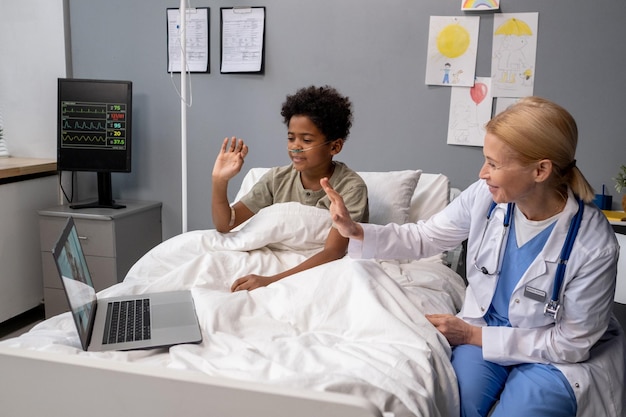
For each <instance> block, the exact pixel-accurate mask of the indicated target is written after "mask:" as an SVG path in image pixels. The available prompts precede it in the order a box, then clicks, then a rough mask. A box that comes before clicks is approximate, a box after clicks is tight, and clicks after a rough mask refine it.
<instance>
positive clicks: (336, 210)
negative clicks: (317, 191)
mask: <svg viewBox="0 0 626 417" xmlns="http://www.w3.org/2000/svg"><path fill="white" fill-rule="evenodd" d="M320 185H321V186H322V188H323V189H324V191H325V192H326V195H328V199H329V200H330V218H331V219H332V221H333V224H334V226H335V228H336V229H337V231H338V232H339V234H341V236H343V237H347V238H350V239H355V240H363V228H362V227H361V225H360V224H358V223H357V222H355V221H354V220H352V218H351V217H350V212H348V209H347V208H346V205H345V203H344V202H343V198H342V197H341V195H339V193H338V192H337V191H335V189H334V188H333V187H331V185H330V183H329V182H328V178H322V179H321V180H320Z"/></svg>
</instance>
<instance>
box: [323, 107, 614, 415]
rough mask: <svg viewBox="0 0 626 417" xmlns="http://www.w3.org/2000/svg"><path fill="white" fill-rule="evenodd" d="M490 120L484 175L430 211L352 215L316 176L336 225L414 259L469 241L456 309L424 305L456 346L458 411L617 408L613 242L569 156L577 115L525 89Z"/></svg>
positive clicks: (353, 238) (381, 252)
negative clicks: (464, 283) (422, 215)
mask: <svg viewBox="0 0 626 417" xmlns="http://www.w3.org/2000/svg"><path fill="white" fill-rule="evenodd" d="M486 132H487V133H486V136H485V143H484V156H485V162H484V164H483V166H482V168H481V170H480V174H479V180H478V181H477V182H475V183H474V184H472V185H471V186H470V187H468V188H467V189H466V190H465V191H463V192H462V193H461V195H460V196H459V197H458V198H456V199H455V200H454V201H452V202H451V203H450V205H448V207H446V208H445V209H444V210H442V211H441V212H440V213H438V214H435V215H434V216H433V217H432V218H430V219H429V220H427V221H422V222H418V223H416V224H414V223H412V224H405V225H402V226H400V225H396V224H389V225H386V226H379V225H374V224H360V223H356V222H354V221H352V220H351V219H350V217H349V215H348V213H347V211H346V210H345V208H344V205H343V201H342V197H341V196H340V195H339V194H338V193H337V192H335V190H333V189H332V188H331V187H330V185H329V184H328V182H327V181H324V180H323V181H322V185H323V187H324V189H325V190H326V192H327V194H328V195H329V198H330V200H331V202H332V205H331V216H332V218H333V221H334V224H335V227H336V228H337V229H338V230H339V232H340V233H341V234H342V235H343V236H345V237H349V238H350V243H349V250H348V253H349V255H350V256H351V257H355V258H379V259H380V258H382V259H392V258H396V259H401V258H415V259H417V258H421V257H425V256H431V255H434V254H436V253H439V252H441V251H442V250H450V249H453V248H455V247H456V246H457V245H458V244H459V243H461V242H462V241H463V240H465V239H467V241H468V249H467V280H468V287H467V293H466V297H465V301H464V305H463V307H462V309H461V311H460V312H459V313H458V314H457V315H456V316H454V315H448V314H433V315H429V316H427V317H428V319H429V320H430V322H431V323H432V324H433V325H434V326H435V327H436V328H437V329H438V330H439V331H440V332H441V333H442V334H443V335H444V336H445V337H446V338H447V340H448V341H449V343H450V344H451V345H452V346H454V348H453V351H452V358H451V359H452V365H453V366H454V369H455V371H456V374H457V378H458V385H459V392H460V398H461V415H462V416H485V415H487V414H488V413H489V412H490V410H492V408H493V410H492V412H493V414H492V416H494V417H495V416H500V417H502V416H506V417H515V416H533V417H537V416H546V417H547V416H549V417H557V416H588V417H594V416H623V415H625V414H624V413H625V412H626V410H625V409H624V401H625V400H624V398H625V397H626V391H625V389H624V374H625V363H624V356H625V349H624V344H625V341H626V339H625V338H624V333H623V331H622V329H621V328H620V326H619V324H618V323H617V320H616V319H615V318H614V317H613V314H612V309H613V298H614V293H615V280H616V274H617V258H618V254H619V246H618V244H617V241H616V238H615V234H614V232H613V230H612V229H611V226H610V225H609V223H608V221H607V220H606V218H605V217H604V215H603V214H602V212H601V211H600V210H599V209H598V208H597V207H596V206H594V205H593V204H591V203H590V202H591V201H592V199H593V190H592V188H591V187H590V185H589V183H588V182H587V180H586V179H585V178H584V176H583V174H582V173H581V171H580V170H579V169H578V168H577V166H576V160H575V152H576V145H577V141H578V130H577V126H576V122H575V121H574V119H573V117H572V116H571V115H570V114H569V113H568V112H567V111H566V110H565V109H563V108H562V107H561V106H559V105H557V104H555V103H553V102H551V101H548V100H545V99H542V98H539V97H527V98H524V99H522V100H520V101H519V102H518V103H517V104H515V105H513V106H511V107H510V108H509V109H507V110H506V111H504V112H502V113H500V114H498V115H496V116H495V117H494V118H493V119H492V120H491V121H489V122H488V123H487V126H486ZM494 405H495V407H494Z"/></svg>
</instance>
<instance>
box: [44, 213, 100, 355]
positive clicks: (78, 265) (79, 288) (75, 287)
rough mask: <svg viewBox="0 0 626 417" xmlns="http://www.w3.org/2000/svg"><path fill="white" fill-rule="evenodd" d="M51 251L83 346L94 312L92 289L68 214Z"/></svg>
mask: <svg viewBox="0 0 626 417" xmlns="http://www.w3.org/2000/svg"><path fill="white" fill-rule="evenodd" d="M52 255H53V257H54V260H55V263H56V265H57V269H58V270H59V275H60V276H61V281H62V282H63V287H64V288H65V293H66V295H67V299H68V302H69V305H70V309H71V310H72V315H73V316H74V321H75V322H76V327H77V328H78V333H79V336H80V340H81V343H82V344H83V347H84V348H86V346H87V345H88V343H89V334H90V332H91V326H92V322H93V320H92V317H93V315H94V314H95V311H94V309H95V305H96V303H95V301H96V291H95V289H94V287H93V283H92V281H91V275H90V274H89V269H88V268H87V261H86V260H85V255H84V253H83V250H82V246H81V244H80V240H79V238H78V233H77V231H76V226H75V225H74V220H73V219H72V218H71V217H70V218H68V221H67V223H66V225H65V228H64V230H63V233H61V236H60V237H59V240H58V242H57V244H56V245H55V247H54V249H53V251H52Z"/></svg>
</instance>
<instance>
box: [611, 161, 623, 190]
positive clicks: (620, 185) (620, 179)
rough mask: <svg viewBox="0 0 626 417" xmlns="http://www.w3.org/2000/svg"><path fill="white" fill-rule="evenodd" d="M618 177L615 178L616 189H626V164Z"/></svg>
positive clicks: (621, 168)
mask: <svg viewBox="0 0 626 417" xmlns="http://www.w3.org/2000/svg"><path fill="white" fill-rule="evenodd" d="M619 169H620V171H619V173H618V174H617V177H615V178H613V180H614V181H615V190H617V192H618V193H621V192H622V190H626V165H622V166H621V167H620V168H619Z"/></svg>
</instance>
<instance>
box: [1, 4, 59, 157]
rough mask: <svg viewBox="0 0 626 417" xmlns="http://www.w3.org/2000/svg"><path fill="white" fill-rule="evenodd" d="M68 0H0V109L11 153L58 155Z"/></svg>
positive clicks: (21, 154) (14, 154)
mask: <svg viewBox="0 0 626 417" xmlns="http://www.w3.org/2000/svg"><path fill="white" fill-rule="evenodd" d="M66 1H67V0H0V112H1V113H2V115H3V120H4V136H5V142H6V145H7V147H8V149H9V153H10V154H11V156H19V157H33V158H56V140H57V137H56V125H57V122H56V115H57V112H56V97H57V89H56V85H57V84H56V79H57V78H59V77H65V76H66V53H65V48H66V45H65V25H64V5H65V3H66Z"/></svg>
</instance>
